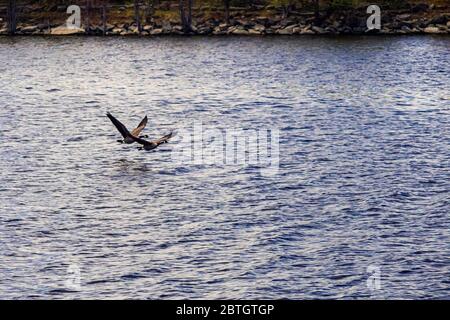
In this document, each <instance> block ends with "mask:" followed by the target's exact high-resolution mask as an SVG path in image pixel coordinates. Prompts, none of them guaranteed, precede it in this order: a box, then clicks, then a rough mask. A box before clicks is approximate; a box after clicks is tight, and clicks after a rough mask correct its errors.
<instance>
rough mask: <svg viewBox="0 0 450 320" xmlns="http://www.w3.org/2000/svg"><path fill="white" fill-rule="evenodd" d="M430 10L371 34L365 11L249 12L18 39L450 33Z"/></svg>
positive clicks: (387, 17)
mask: <svg viewBox="0 0 450 320" xmlns="http://www.w3.org/2000/svg"><path fill="white" fill-rule="evenodd" d="M447 9H448V8H441V10H439V11H437V10H431V8H429V7H426V6H425V7H421V8H418V9H417V8H416V9H414V8H413V9H410V10H397V11H392V10H391V11H383V12H382V27H381V29H380V30H376V29H374V30H368V29H367V26H366V21H367V18H368V16H369V15H368V14H367V13H366V12H365V10H364V8H361V9H360V10H348V11H337V12H332V13H326V14H322V15H321V17H320V19H319V20H318V19H317V18H316V17H315V16H314V14H313V13H293V14H292V15H291V16H289V17H287V18H283V17H282V16H281V15H273V16H270V17H268V16H258V15H255V14H254V13H248V12H246V11H242V12H237V13H235V14H234V15H233V16H232V17H231V19H230V21H229V23H225V22H224V21H223V20H221V19H217V18H206V17H201V16H197V17H196V18H195V19H194V21H193V25H192V29H191V31H190V32H184V31H183V28H182V26H181V25H180V24H179V22H178V21H176V20H161V19H151V20H150V21H149V22H148V23H145V24H143V25H142V26H141V28H140V30H139V29H138V27H137V25H136V23H133V22H131V21H130V22H118V23H113V24H112V23H107V24H106V28H105V30H104V28H103V26H102V25H101V23H98V22H97V24H95V22H94V23H92V25H91V26H90V27H88V28H86V27H84V26H82V27H81V28H78V29H68V28H67V27H66V26H65V24H63V23H59V24H51V23H40V24H27V23H19V24H18V26H17V32H16V34H18V35H108V36H128V35H140V36H160V35H217V36H219V35H249V36H251V35H322V34H323V35H326V34H328V35H339V34H356V35H361V34H382V35H400V34H450V9H448V11H447ZM0 34H1V35H6V34H7V29H6V24H2V23H0Z"/></svg>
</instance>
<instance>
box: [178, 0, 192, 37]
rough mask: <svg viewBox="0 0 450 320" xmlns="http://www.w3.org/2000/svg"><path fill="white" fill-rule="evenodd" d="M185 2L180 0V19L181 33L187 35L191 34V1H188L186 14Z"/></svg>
mask: <svg viewBox="0 0 450 320" xmlns="http://www.w3.org/2000/svg"><path fill="white" fill-rule="evenodd" d="M184 5H185V1H184V0H180V19H181V25H182V26H183V32H184V33H189V32H191V30H192V28H191V24H192V0H188V10H187V11H188V12H187V13H186V9H185V6H184Z"/></svg>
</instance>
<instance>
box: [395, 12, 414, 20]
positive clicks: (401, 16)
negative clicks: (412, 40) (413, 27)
mask: <svg viewBox="0 0 450 320" xmlns="http://www.w3.org/2000/svg"><path fill="white" fill-rule="evenodd" d="M409 18H411V15H410V14H407V13H406V14H401V15H398V16H397V19H398V20H408V19H409Z"/></svg>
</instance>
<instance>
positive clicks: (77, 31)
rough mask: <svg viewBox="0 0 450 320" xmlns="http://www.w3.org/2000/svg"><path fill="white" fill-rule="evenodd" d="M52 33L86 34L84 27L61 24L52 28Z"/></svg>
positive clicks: (59, 34)
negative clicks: (68, 26) (70, 26)
mask: <svg viewBox="0 0 450 320" xmlns="http://www.w3.org/2000/svg"><path fill="white" fill-rule="evenodd" d="M50 34H51V35H56V36H63V35H71V34H84V29H83V28H67V26H65V25H63V26H59V27H56V28H53V29H51V31H50Z"/></svg>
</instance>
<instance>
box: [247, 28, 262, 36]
mask: <svg viewBox="0 0 450 320" xmlns="http://www.w3.org/2000/svg"><path fill="white" fill-rule="evenodd" d="M248 34H252V35H260V34H262V32H261V31H258V30H256V29H249V30H248Z"/></svg>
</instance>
